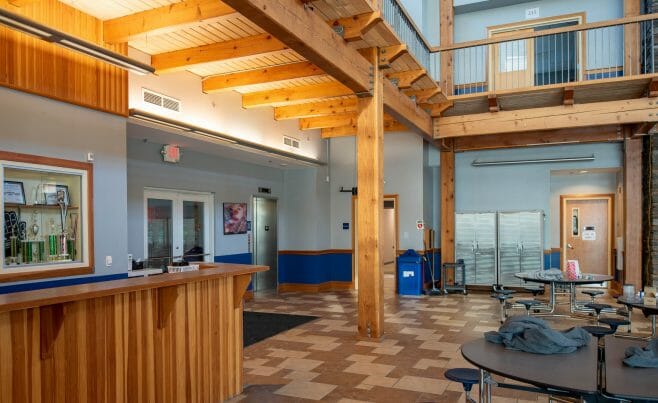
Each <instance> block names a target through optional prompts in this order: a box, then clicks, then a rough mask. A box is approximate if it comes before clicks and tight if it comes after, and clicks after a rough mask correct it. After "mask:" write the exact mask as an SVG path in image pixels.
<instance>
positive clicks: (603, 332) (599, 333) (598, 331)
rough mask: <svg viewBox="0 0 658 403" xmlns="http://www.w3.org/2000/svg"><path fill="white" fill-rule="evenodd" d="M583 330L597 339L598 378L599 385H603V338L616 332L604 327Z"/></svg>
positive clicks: (584, 327) (585, 327)
mask: <svg viewBox="0 0 658 403" xmlns="http://www.w3.org/2000/svg"><path fill="white" fill-rule="evenodd" d="M583 329H585V330H586V331H587V332H588V333H589V334H591V335H592V336H594V337H596V346H597V351H598V354H597V367H598V370H597V378H598V384H599V385H601V382H602V381H603V379H602V369H603V365H604V362H605V346H604V344H603V342H602V339H603V337H605V336H607V335H609V334H613V333H614V332H615V331H614V330H612V329H611V328H609V327H603V326H583Z"/></svg>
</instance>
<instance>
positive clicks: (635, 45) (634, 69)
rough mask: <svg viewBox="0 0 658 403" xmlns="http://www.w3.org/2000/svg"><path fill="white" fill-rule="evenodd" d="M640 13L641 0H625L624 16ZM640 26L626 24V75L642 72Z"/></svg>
mask: <svg viewBox="0 0 658 403" xmlns="http://www.w3.org/2000/svg"><path fill="white" fill-rule="evenodd" d="M636 15H640V0H624V17H633V16H636ZM639 28H640V26H639V24H627V25H624V76H630V75H637V74H641V71H640V42H639V36H640V29H639Z"/></svg>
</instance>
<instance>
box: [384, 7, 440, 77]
mask: <svg viewBox="0 0 658 403" xmlns="http://www.w3.org/2000/svg"><path fill="white" fill-rule="evenodd" d="M380 7H381V12H382V16H383V17H384V20H386V22H387V23H388V24H389V25H390V26H391V28H393V30H394V31H395V33H396V34H397V36H398V38H399V39H400V41H401V42H402V43H403V44H406V45H407V49H408V50H409V52H410V53H411V54H412V55H413V56H414V57H415V58H416V60H417V61H418V63H420V64H421V66H422V67H423V68H424V69H425V71H427V74H428V75H429V76H430V77H431V78H432V79H433V80H434V81H439V80H440V75H439V65H440V62H438V58H437V57H436V55H433V54H432V52H431V46H430V45H429V44H428V43H427V41H426V40H425V37H424V36H423V34H422V33H421V32H420V30H419V29H418V27H417V26H416V25H415V24H414V22H413V21H412V19H411V17H409V14H408V13H407V12H406V10H405V9H404V7H403V6H402V5H401V4H400V3H399V0H382V1H381V4H380Z"/></svg>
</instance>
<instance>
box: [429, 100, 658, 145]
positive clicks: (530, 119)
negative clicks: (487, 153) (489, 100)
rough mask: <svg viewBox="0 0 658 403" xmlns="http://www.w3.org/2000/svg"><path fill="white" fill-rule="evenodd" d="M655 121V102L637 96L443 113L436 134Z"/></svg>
mask: <svg viewBox="0 0 658 403" xmlns="http://www.w3.org/2000/svg"><path fill="white" fill-rule="evenodd" d="M656 121H658V103H656V102H653V101H652V100H650V99H648V98H639V99H630V100H623V101H609V102H595V103H588V104H575V105H570V106H564V105H561V106H553V107H546V108H533V109H524V110H515V111H500V112H498V113H495V114H492V113H479V114H473V115H462V116H445V117H442V118H441V119H439V121H438V136H439V138H449V137H461V136H478V135H485V134H503V133H519V132H527V131H540V130H555V129H568V128H573V127H588V126H600V125H611V124H631V123H641V122H656Z"/></svg>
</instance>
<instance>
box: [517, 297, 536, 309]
mask: <svg viewBox="0 0 658 403" xmlns="http://www.w3.org/2000/svg"><path fill="white" fill-rule="evenodd" d="M516 303H517V304H521V305H523V306H525V309H530V308H532V307H533V306H535V305H541V302H539V301H535V300H534V299H520V300H517V301H516Z"/></svg>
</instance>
